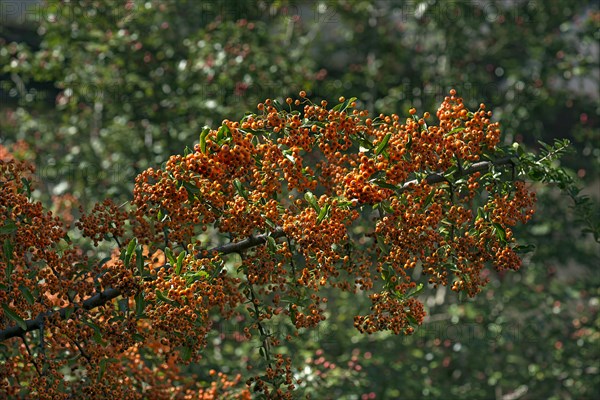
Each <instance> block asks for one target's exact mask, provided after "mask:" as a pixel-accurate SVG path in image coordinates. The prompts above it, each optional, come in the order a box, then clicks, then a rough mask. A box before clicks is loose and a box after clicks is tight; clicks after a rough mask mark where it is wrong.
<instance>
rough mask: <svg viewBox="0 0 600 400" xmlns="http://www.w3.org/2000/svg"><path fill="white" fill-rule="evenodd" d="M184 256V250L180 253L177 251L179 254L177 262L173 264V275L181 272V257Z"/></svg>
mask: <svg viewBox="0 0 600 400" xmlns="http://www.w3.org/2000/svg"><path fill="white" fill-rule="evenodd" d="M184 258H185V251H182V252H181V253H179V256H177V262H176V264H175V275H180V274H181V268H182V267H183V259H184Z"/></svg>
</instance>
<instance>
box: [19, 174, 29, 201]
mask: <svg viewBox="0 0 600 400" xmlns="http://www.w3.org/2000/svg"><path fill="white" fill-rule="evenodd" d="M21 182H23V186H25V192H26V193H27V197H28V198H29V197H31V185H30V183H29V180H27V179H25V178H21Z"/></svg>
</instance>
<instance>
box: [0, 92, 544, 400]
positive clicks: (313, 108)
mask: <svg viewBox="0 0 600 400" xmlns="http://www.w3.org/2000/svg"><path fill="white" fill-rule="evenodd" d="M355 107H356V101H355V99H345V98H340V99H339V104H337V105H335V106H333V107H331V108H329V107H328V104H327V102H326V101H322V102H320V103H319V104H315V103H313V102H312V101H310V100H309V99H308V98H307V97H306V93H305V92H301V93H300V95H299V98H298V99H295V100H294V99H291V98H289V99H286V101H285V105H283V104H280V103H279V102H277V101H275V100H269V99H268V100H266V101H265V102H264V103H261V104H259V105H258V113H256V114H252V115H247V116H246V117H244V118H243V119H242V120H241V121H239V122H232V121H229V120H225V121H223V123H222V125H221V126H220V127H219V128H218V129H209V128H206V129H204V130H203V131H202V132H201V133H200V136H199V141H198V143H197V144H195V146H194V147H193V149H192V150H187V151H186V152H185V153H184V154H182V155H175V156H172V157H171V158H170V159H169V160H168V161H167V162H166V163H165V165H164V168H162V169H153V168H150V169H148V170H146V171H144V172H143V173H141V174H140V175H139V176H138V177H137V178H136V182H135V188H134V192H133V199H132V201H131V206H130V207H127V209H121V208H120V207H117V206H116V205H114V204H113V203H111V202H110V201H109V200H107V201H105V202H103V203H102V204H99V205H96V206H95V207H94V209H93V210H92V212H91V213H90V214H89V215H83V216H82V217H81V219H80V220H79V221H78V222H77V223H76V226H77V227H78V228H79V229H80V230H81V231H82V232H83V235H84V236H85V237H89V238H91V239H92V241H93V243H94V245H98V244H99V243H100V242H101V241H104V240H111V241H112V240H114V241H115V242H116V244H117V247H118V249H115V251H114V252H113V255H112V257H111V258H110V259H109V260H102V261H98V260H91V261H90V260H88V259H87V258H86V257H85V256H84V255H83V252H82V251H81V250H80V249H78V248H76V247H75V246H73V245H72V244H71V243H69V242H68V240H67V239H68V237H66V236H65V234H66V229H65V228H64V227H63V226H62V225H61V223H60V222H59V221H58V220H57V219H56V218H55V217H53V216H52V214H50V213H44V212H43V209H42V207H41V205H40V204H39V203H35V202H32V201H30V200H29V198H28V196H27V191H28V190H29V187H28V186H27V185H26V182H28V181H27V179H26V178H27V177H28V176H29V175H30V174H31V169H29V167H28V166H26V165H25V164H23V163H19V162H16V161H14V160H11V161H0V172H1V175H0V179H1V182H2V185H3V190H2V193H1V195H0V223H1V225H0V228H1V229H2V230H1V232H2V233H1V234H0V242H2V243H4V252H3V254H2V257H1V258H0V277H1V278H0V279H1V280H2V282H1V283H2V285H3V288H5V289H2V290H0V304H2V306H3V308H2V310H0V317H1V318H4V320H7V321H12V322H13V324H14V326H13V327H11V328H10V329H13V330H14V329H17V328H19V329H22V330H23V331H30V330H32V329H30V328H29V327H28V325H27V324H26V323H25V320H28V319H30V320H31V319H34V318H35V317H36V316H37V315H42V317H40V318H41V320H40V321H42V322H39V321H38V322H35V326H36V328H37V329H38V330H39V332H38V333H37V334H36V335H37V336H35V335H33V334H31V335H29V336H28V337H25V336H23V334H22V333H21V336H23V338H24V339H23V344H22V345H21V346H15V349H14V351H15V354H14V355H15V356H18V357H16V358H15V361H10V362H7V363H5V364H4V365H3V366H2V368H3V374H2V376H1V377H0V385H3V387H4V388H6V387H7V385H8V386H12V387H16V388H17V389H14V390H13V392H12V393H13V394H16V393H18V392H19V390H21V389H19V388H23V387H24V385H23V384H22V383H21V381H19V380H18V378H15V376H19V375H20V374H17V373H16V371H18V370H19V369H20V368H21V366H25V369H26V370H27V372H26V376H27V378H23V379H27V381H28V382H29V383H28V389H27V390H29V391H30V393H31V394H33V395H36V396H41V395H42V388H46V389H47V388H51V389H52V390H51V391H46V392H45V393H51V394H56V395H57V397H60V396H59V395H60V394H65V396H63V397H66V396H68V394H69V393H85V394H86V395H88V396H91V397H97V396H104V395H105V394H107V393H112V395H115V393H116V392H115V391H114V388H115V387H119V388H120V389H119V390H121V391H120V392H118V397H119V398H139V397H143V396H147V397H153V398H166V397H176V396H181V397H182V398H191V396H192V393H194V392H196V393H197V392H198V389H199V388H198V385H197V384H196V383H195V382H192V381H188V380H186V379H184V378H183V377H181V376H179V375H178V372H177V371H178V369H177V368H176V367H175V366H176V365H182V364H186V363H189V362H192V361H198V360H199V359H200V351H201V350H202V349H203V348H204V347H206V345H207V341H206V337H207V334H208V332H209V330H210V328H211V321H212V320H213V317H214V316H215V315H218V316H219V318H222V319H229V318H232V317H234V316H235V317H236V318H238V317H240V316H241V315H245V316H246V317H247V320H248V321H249V323H248V325H247V326H246V327H245V328H244V329H243V336H244V338H247V339H248V338H252V337H254V336H256V337H260V341H261V346H260V347H261V354H262V355H263V357H264V359H265V363H266V372H265V373H264V374H262V375H257V376H256V377H254V378H253V379H251V380H250V381H248V384H249V385H250V386H251V387H252V389H253V390H255V391H259V392H263V393H264V394H265V395H266V396H267V397H270V398H291V393H292V391H293V390H294V388H295V387H296V386H297V383H298V382H294V379H293V374H292V369H293V368H292V360H291V359H290V358H289V357H284V356H283V355H281V354H273V353H272V352H273V350H274V349H275V348H276V347H278V346H281V340H280V338H278V337H275V336H274V335H273V334H271V333H270V330H269V328H268V325H269V322H270V320H272V319H282V318H285V319H287V321H289V322H290V323H291V325H292V326H293V327H294V328H295V329H301V328H314V327H316V326H318V325H319V324H320V323H321V322H322V321H323V320H325V319H326V318H327V312H328V310H327V303H328V298H327V296H325V295H323V294H322V293H323V292H322V291H321V289H322V288H323V287H333V288H337V289H340V290H345V291H349V292H352V293H354V294H355V295H356V296H362V295H364V294H363V292H366V295H368V296H369V298H370V299H371V302H372V306H371V309H370V312H369V313H368V314H366V315H358V316H356V317H355V319H354V322H355V326H356V328H357V329H358V330H359V331H361V332H366V333H374V332H377V331H382V330H390V331H392V332H394V333H396V334H399V333H404V334H410V333H412V332H413V331H414V329H415V327H416V326H417V325H419V324H421V322H422V321H423V318H424V316H425V311H424V308H423V304H422V303H421V302H420V301H419V300H418V294H419V292H420V291H421V290H423V288H424V285H428V284H429V285H431V286H433V287H435V286H437V285H451V287H452V289H453V290H455V291H462V292H465V293H467V294H468V295H470V296H474V295H475V294H477V293H478V292H479V291H480V290H481V288H482V287H483V286H484V285H485V284H486V282H487V278H486V277H485V276H486V273H485V271H484V269H485V268H486V267H487V266H488V265H492V266H494V267H496V268H497V269H499V270H504V269H517V268H518V266H519V264H520V259H519V257H518V256H517V254H516V253H515V251H514V246H515V238H514V237H513V232H512V230H511V227H512V226H513V225H515V224H516V223H518V222H522V223H525V222H527V221H528V220H529V219H530V218H531V216H532V214H533V204H534V201H535V196H534V195H533V194H532V193H530V191H529V190H528V188H527V186H526V185H525V183H524V182H521V181H518V180H515V176H514V171H511V170H510V169H509V170H508V171H506V170H505V168H504V167H505V166H504V165H503V164H501V163H499V165H497V166H496V167H495V169H494V173H492V172H490V170H489V167H490V166H491V165H492V162H488V163H481V162H480V161H481V159H482V155H484V154H486V155H488V156H493V155H494V152H495V149H496V146H497V145H498V144H499V140H500V138H499V134H500V131H499V127H498V124H497V123H492V122H491V121H490V118H491V112H489V111H486V110H485V105H483V104H482V105H480V106H479V109H478V110H476V111H469V110H468V109H467V108H466V106H465V105H464V103H463V100H462V99H461V98H460V97H457V96H456V92H455V91H454V90H452V91H451V92H450V95H449V96H448V97H446V98H445V99H444V101H443V103H442V104H441V106H440V108H439V110H438V111H437V114H436V115H437V118H438V120H439V121H438V122H437V123H433V122H432V121H430V120H431V118H432V117H431V115H429V113H424V114H423V116H422V117H419V116H418V115H417V111H416V110H415V109H411V110H410V111H409V117H408V118H406V119H405V120H404V121H403V120H401V118H400V116H398V115H390V116H386V115H379V116H377V117H375V118H372V117H370V116H369V113H368V112H367V111H365V110H357V109H355ZM0 154H1V153H0ZM503 168H504V169H503ZM28 174H29V175H28ZM21 178H24V179H21ZM482 188H485V191H486V194H485V196H482V195H481V194H482V192H483V189H482ZM365 220H370V221H372V222H368V223H366V224H365V223H364V221H365ZM224 237H227V241H226V242H223V243H217V246H216V247H211V246H208V245H207V244H208V243H213V244H214V242H215V241H218V240H221V239H220V238H224ZM230 253H239V254H240V255H241V261H239V262H238V263H237V264H236V265H235V266H233V264H232V262H231V260H229V259H228V257H227V255H228V254H230ZM415 269H418V270H420V271H421V272H422V273H421V274H414V273H413V271H414V270H415ZM415 276H422V277H425V279H424V280H423V281H420V280H419V279H421V278H418V279H417V278H415V279H413V277H415ZM23 325H25V328H23ZM32 326H33V325H32ZM6 335H8V333H6ZM11 335H12V336H7V337H16V336H19V335H17V334H11ZM36 337H37V340H38V341H41V342H42V343H43V345H42V346H39V347H42V348H44V351H43V352H38V353H34V352H33V351H32V350H31V346H30V344H31V343H33V341H34V340H35V338H36ZM14 340H16V339H14ZM285 340H292V335H287V336H286V337H285ZM148 352H151V353H152V354H153V356H148ZM19 357H20V359H21V360H22V361H18V358H19ZM73 357H76V361H73V360H72V359H73ZM163 358H164V360H163ZM66 360H72V361H66ZM32 366H33V368H32ZM67 367H69V368H75V369H73V370H72V373H71V374H70V377H71V376H75V377H79V376H81V377H82V378H81V379H80V380H77V379H75V381H76V382H82V383H72V382H74V381H73V380H65V379H63V376H64V370H65V368H67ZM108 368H110V374H108V373H106V372H105V371H106V370H107V369H108ZM42 370H43V371H44V373H42ZM32 371H37V375H38V376H35V375H36V373H33V372H32ZM5 373H6V374H5ZM24 373H25V372H24ZM9 374H12V375H9ZM213 375H215V374H213ZM9 376H13V378H10V377H9ZM215 376H216V379H217V380H216V381H215V383H214V385H213V387H211V388H210V389H203V391H201V393H202V395H203V396H204V398H211V396H213V397H215V398H216V397H217V396H219V395H221V394H222V393H233V391H235V390H234V386H236V384H237V383H238V382H239V379H240V378H239V377H236V378H234V379H233V380H229V378H227V377H226V376H224V375H220V374H217V375H215ZM97 377H100V378H97ZM69 379H71V378H69ZM161 379H162V380H164V381H161ZM165 382H170V384H167V383H165ZM111 388H112V389H111ZM132 388H135V390H133V389H132ZM130 389H131V390H130ZM23 390H25V389H23ZM111 390H113V391H112V392H111ZM136 393H137V394H136ZM140 393H141V395H139V394H140ZM237 393H238V394H239V396H240V398H247V396H248V394H247V393H248V392H247V391H243V390H242V391H239V392H237Z"/></svg>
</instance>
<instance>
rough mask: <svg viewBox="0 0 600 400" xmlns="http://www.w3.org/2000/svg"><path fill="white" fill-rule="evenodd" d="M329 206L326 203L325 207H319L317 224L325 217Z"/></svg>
mask: <svg viewBox="0 0 600 400" xmlns="http://www.w3.org/2000/svg"><path fill="white" fill-rule="evenodd" d="M330 207H331V205H329V204H326V205H325V207H323V208H322V209H321V212H319V216H318V217H317V224H320V223H321V222H322V221H323V220H324V219H325V217H326V216H327V214H328V213H329V208H330Z"/></svg>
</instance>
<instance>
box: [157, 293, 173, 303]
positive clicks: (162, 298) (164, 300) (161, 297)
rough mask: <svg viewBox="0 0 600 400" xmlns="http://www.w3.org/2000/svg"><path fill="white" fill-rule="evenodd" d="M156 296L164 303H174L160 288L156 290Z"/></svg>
mask: <svg viewBox="0 0 600 400" xmlns="http://www.w3.org/2000/svg"><path fill="white" fill-rule="evenodd" d="M156 297H158V299H159V300H160V301H162V302H164V303H169V304H173V303H175V301H173V300H171V299H169V298H168V297H167V296H165V295H164V294H163V293H162V292H161V291H160V290H156Z"/></svg>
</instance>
